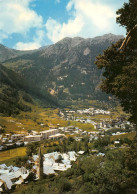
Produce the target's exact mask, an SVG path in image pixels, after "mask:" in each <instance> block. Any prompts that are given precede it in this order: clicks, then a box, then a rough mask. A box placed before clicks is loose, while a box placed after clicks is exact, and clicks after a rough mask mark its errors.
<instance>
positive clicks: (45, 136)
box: [40, 129, 58, 139]
mask: <svg viewBox="0 0 137 194" xmlns="http://www.w3.org/2000/svg"><path fill="white" fill-rule="evenodd" d="M57 133H58V129H50V130H46V131H42V132H40V134H41V136H42V139H48V138H49V136H51V135H55V134H57Z"/></svg>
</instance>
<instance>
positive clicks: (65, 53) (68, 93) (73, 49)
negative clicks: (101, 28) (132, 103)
mask: <svg viewBox="0 0 137 194" xmlns="http://www.w3.org/2000/svg"><path fill="white" fill-rule="evenodd" d="M121 38H124V37H123V36H116V35H113V34H106V35H104V36H99V37H95V38H88V39H84V38H80V37H75V38H68V37H67V38H64V39H63V40H61V41H59V42H57V43H56V44H53V45H50V46H47V47H43V48H41V49H39V50H37V51H35V52H32V53H27V54H24V55H22V56H18V57H16V58H15V59H12V60H11V62H10V61H8V63H4V65H5V66H7V65H8V67H10V68H11V69H13V70H14V71H17V72H19V73H21V74H22V76H24V77H26V78H28V79H30V81H31V82H32V81H33V83H34V84H35V85H37V86H38V87H40V88H41V89H43V90H50V92H51V91H54V95H56V96H57V98H58V99H59V100H64V99H65V100H66V99H78V98H80V99H87V98H88V99H99V100H104V99H107V95H106V94H102V93H101V91H100V90H99V89H98V86H99V83H100V81H101V79H102V72H101V70H98V69H97V67H96V65H95V64H94V61H95V58H96V56H97V55H99V54H102V53H103V50H105V49H107V48H108V47H109V46H110V45H111V44H112V43H115V42H117V41H118V40H119V39H121ZM10 63H11V64H10ZM51 93H53V92H51Z"/></svg>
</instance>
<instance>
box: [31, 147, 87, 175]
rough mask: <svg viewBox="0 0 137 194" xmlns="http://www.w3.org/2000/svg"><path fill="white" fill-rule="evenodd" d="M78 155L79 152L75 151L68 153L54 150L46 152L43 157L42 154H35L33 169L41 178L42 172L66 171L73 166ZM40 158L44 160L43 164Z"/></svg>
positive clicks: (55, 172) (47, 173)
mask: <svg viewBox="0 0 137 194" xmlns="http://www.w3.org/2000/svg"><path fill="white" fill-rule="evenodd" d="M81 152H82V151H81ZM81 152H80V153H79V154H81ZM83 153H84V152H82V154H83ZM77 157H78V154H77V153H76V152H75V151H71V152H68V153H60V152H52V153H48V154H44V155H43V156H42V157H41V156H40V155H33V161H34V166H33V169H34V171H36V176H37V178H40V176H41V174H40V172H41V173H43V174H45V175H50V174H57V172H59V171H65V170H67V169H69V168H71V166H72V165H71V162H75V161H76V160H77ZM40 158H41V161H42V162H41V164H40V162H39V160H40Z"/></svg>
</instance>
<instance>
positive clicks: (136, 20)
mask: <svg viewBox="0 0 137 194" xmlns="http://www.w3.org/2000/svg"><path fill="white" fill-rule="evenodd" d="M136 7H137V1H136V0H130V1H129V3H126V4H124V7H123V8H121V9H120V10H118V12H117V14H120V15H119V17H118V19H117V21H118V22H119V23H120V24H121V25H124V26H126V27H127V30H128V31H129V30H130V33H129V34H128V36H127V38H126V39H125V41H124V42H123V44H122V41H119V42H117V43H116V44H114V45H112V46H111V47H110V48H108V49H107V50H106V51H104V54H103V55H100V56H98V57H97V61H96V64H97V66H98V68H100V69H104V73H103V76H104V77H105V79H104V80H103V82H102V85H101V88H102V90H103V91H105V92H106V93H111V94H112V95H114V96H115V97H117V98H118V99H119V100H120V103H121V105H122V107H123V108H124V111H126V112H128V113H130V114H131V118H130V119H131V121H132V122H134V123H135V124H137V98H136V97H137V65H136V64H137V52H136V50H137V26H136V27H135V25H136V24H137V15H136V11H135V10H136ZM133 27H134V28H133ZM121 45H122V47H121ZM120 48H121V49H120Z"/></svg>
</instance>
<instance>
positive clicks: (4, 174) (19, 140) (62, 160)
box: [0, 108, 133, 192]
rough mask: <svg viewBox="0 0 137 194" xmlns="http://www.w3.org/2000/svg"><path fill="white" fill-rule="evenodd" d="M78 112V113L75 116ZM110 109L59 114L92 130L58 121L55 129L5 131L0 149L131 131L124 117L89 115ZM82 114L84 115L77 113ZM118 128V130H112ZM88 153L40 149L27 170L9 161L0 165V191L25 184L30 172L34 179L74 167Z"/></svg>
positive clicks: (90, 138) (115, 143)
mask: <svg viewBox="0 0 137 194" xmlns="http://www.w3.org/2000/svg"><path fill="white" fill-rule="evenodd" d="M75 114H77V115H75ZM84 114H86V115H88V118H87V117H86V118H84V117H82V115H84ZM110 114H111V113H110V111H105V110H99V109H94V108H90V109H84V110H77V111H73V110H70V111H65V112H64V113H63V111H60V116H61V118H62V119H64V120H73V121H76V122H80V123H88V124H91V125H92V126H94V129H93V130H91V131H86V130H83V129H81V128H79V127H76V126H66V127H62V126H60V124H57V126H56V128H49V130H45V131H40V132H37V131H29V132H26V133H16V134H3V135H0V142H1V145H0V151H3V150H7V149H12V148H17V147H21V146H27V145H28V144H29V143H33V142H42V141H45V140H48V141H50V140H51V141H52V140H63V139H67V138H68V137H73V138H74V140H75V141H76V142H80V141H82V139H83V137H88V141H89V143H91V142H93V141H96V140H98V139H99V138H100V137H101V138H103V137H105V135H106V134H107V133H109V135H111V136H117V135H123V134H126V133H129V132H132V130H133V126H132V125H131V124H130V123H129V122H128V121H126V120H125V119H123V118H122V117H119V118H117V119H116V120H107V119H103V120H100V121H99V122H98V123H97V122H95V121H93V120H92V119H91V118H90V115H110ZM78 115H81V116H78ZM114 128H115V130H113V129H114ZM119 143H120V141H118V140H117V141H114V145H118V144H119ZM92 151H93V152H95V153H96V156H102V157H103V156H105V153H102V152H98V150H92ZM84 153H85V150H79V151H77V152H76V151H74V150H72V151H67V152H64V153H61V152H59V151H56V152H50V153H47V154H43V156H42V154H41V150H39V154H38V155H34V154H33V155H32V158H31V159H29V160H28V161H27V163H29V164H31V165H32V168H31V169H29V170H28V169H27V168H25V167H24V166H22V167H20V168H19V167H17V166H12V165H11V166H6V164H1V165H0V192H2V191H5V190H7V189H9V190H10V189H12V187H13V186H17V185H19V184H22V183H28V177H29V176H30V173H34V174H35V175H36V176H35V180H38V179H40V177H41V176H43V175H50V174H54V175H57V173H58V172H61V171H66V170H67V169H69V168H71V167H72V164H73V162H76V160H77V158H78V157H79V156H81V155H83V154H84Z"/></svg>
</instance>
